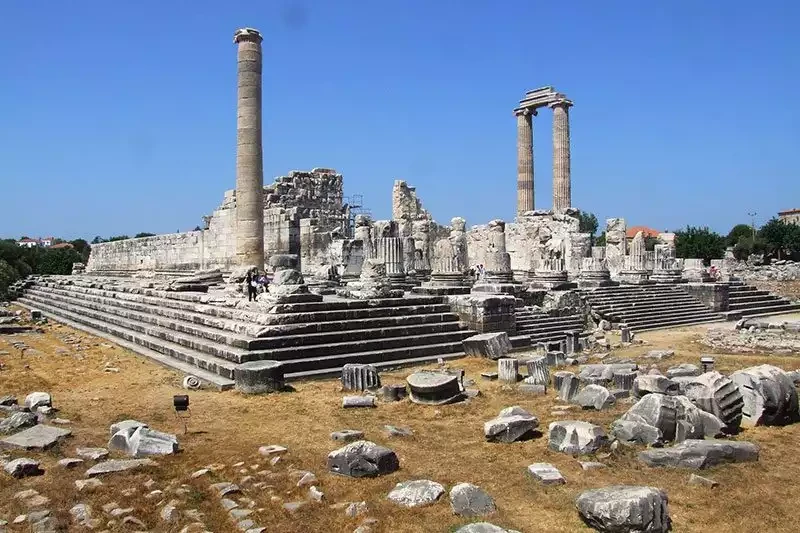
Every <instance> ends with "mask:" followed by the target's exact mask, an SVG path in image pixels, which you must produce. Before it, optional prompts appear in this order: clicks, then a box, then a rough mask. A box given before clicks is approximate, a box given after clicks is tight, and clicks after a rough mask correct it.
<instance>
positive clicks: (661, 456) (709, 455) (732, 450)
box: [639, 439, 759, 469]
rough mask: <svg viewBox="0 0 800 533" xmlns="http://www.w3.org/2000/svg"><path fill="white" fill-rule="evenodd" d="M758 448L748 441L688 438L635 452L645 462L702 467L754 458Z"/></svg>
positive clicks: (753, 459) (660, 464) (755, 459)
mask: <svg viewBox="0 0 800 533" xmlns="http://www.w3.org/2000/svg"><path fill="white" fill-rule="evenodd" d="M758 454H759V448H758V446H756V445H755V444H753V443H751V442H744V441H732V440H696V439H688V440H685V441H683V442H682V443H680V444H678V445H677V446H673V447H671V448H652V449H649V450H645V451H643V452H640V453H639V460H640V461H641V462H643V463H645V464H646V465H648V466H672V467H679V468H692V469H703V468H710V467H712V466H716V465H718V464H722V463H742V462H751V461H758Z"/></svg>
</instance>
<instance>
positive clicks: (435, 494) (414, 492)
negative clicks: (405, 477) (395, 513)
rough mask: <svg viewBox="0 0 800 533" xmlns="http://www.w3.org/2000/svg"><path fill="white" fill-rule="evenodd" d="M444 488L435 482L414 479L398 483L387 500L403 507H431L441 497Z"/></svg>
mask: <svg viewBox="0 0 800 533" xmlns="http://www.w3.org/2000/svg"><path fill="white" fill-rule="evenodd" d="M442 494H444V487H443V486H442V485H440V484H439V483H436V482H435V481H429V480H427V479H416V480H413V481H405V482H403V483H398V484H397V485H395V487H394V488H393V489H392V491H391V492H390V493H389V495H388V496H387V498H388V499H389V501H392V502H394V503H396V504H398V505H402V506H403V507H424V506H426V505H432V504H433V503H436V501H437V500H438V499H439V498H441V497H442Z"/></svg>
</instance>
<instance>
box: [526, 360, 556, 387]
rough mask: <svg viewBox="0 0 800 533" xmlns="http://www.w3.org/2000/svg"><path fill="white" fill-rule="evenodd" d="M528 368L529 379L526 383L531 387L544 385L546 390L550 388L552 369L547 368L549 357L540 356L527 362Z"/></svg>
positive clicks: (527, 378)
mask: <svg viewBox="0 0 800 533" xmlns="http://www.w3.org/2000/svg"><path fill="white" fill-rule="evenodd" d="M525 366H526V367H527V368H528V377H526V378H525V380H524V381H525V383H528V384H531V385H542V386H544V387H545V388H547V387H549V386H550V369H548V368H547V357H545V356H543V355H542V356H539V357H534V358H533V359H528V360H527V361H525Z"/></svg>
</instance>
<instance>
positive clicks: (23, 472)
mask: <svg viewBox="0 0 800 533" xmlns="http://www.w3.org/2000/svg"><path fill="white" fill-rule="evenodd" d="M3 470H5V471H6V474H8V475H9V476H11V477H15V478H22V477H26V476H38V475H39V474H42V473H43V470H42V469H41V468H39V461H34V460H33V459H29V458H27V457H20V458H17V459H12V460H11V461H8V462H7V463H5V464H4V465H3Z"/></svg>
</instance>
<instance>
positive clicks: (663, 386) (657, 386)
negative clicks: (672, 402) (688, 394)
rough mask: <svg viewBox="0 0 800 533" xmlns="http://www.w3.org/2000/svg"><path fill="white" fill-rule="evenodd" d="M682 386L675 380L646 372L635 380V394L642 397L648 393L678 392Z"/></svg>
mask: <svg viewBox="0 0 800 533" xmlns="http://www.w3.org/2000/svg"><path fill="white" fill-rule="evenodd" d="M679 392H680V387H679V386H678V384H677V383H675V382H674V381H672V380H670V379H667V378H665V377H664V376H660V375H652V374H645V375H640V376H637V377H636V379H634V380H633V396H634V397H636V398H642V397H643V396H645V395H646V394H651V393H655V394H678V393H679Z"/></svg>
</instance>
